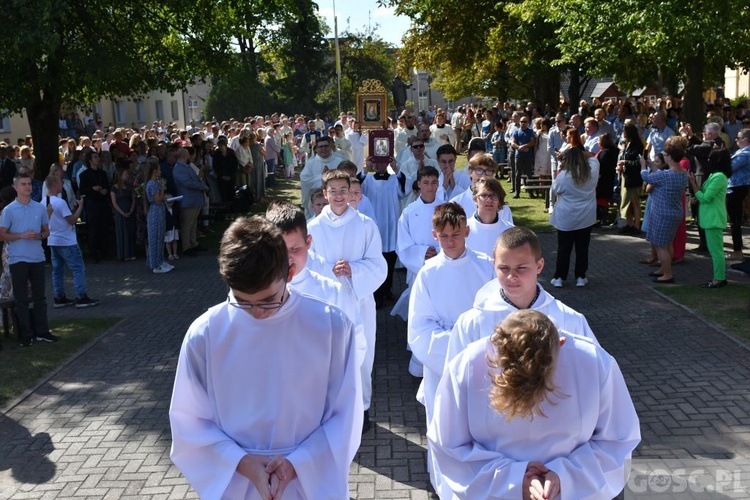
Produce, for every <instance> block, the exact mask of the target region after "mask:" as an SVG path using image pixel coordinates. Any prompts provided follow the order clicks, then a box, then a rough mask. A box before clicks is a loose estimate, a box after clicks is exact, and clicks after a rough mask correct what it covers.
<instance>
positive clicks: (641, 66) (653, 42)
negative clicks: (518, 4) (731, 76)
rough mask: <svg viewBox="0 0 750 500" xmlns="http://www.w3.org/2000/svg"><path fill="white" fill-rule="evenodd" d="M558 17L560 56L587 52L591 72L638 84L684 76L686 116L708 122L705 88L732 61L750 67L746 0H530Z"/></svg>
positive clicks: (568, 58)
mask: <svg viewBox="0 0 750 500" xmlns="http://www.w3.org/2000/svg"><path fill="white" fill-rule="evenodd" d="M524 3H534V4H535V7H536V8H538V9H540V10H542V11H543V12H545V15H546V16H547V17H548V18H550V19H552V20H553V21H555V22H559V24H560V28H559V29H558V31H557V46H558V48H559V49H560V52H561V54H562V56H561V61H563V62H565V61H573V60H585V61H586V62H587V63H588V64H590V65H591V68H592V73H593V74H597V75H608V76H612V77H614V78H615V81H617V83H618V85H619V86H620V87H621V88H623V87H624V88H630V89H634V88H637V87H641V86H647V85H651V84H653V83H654V82H655V81H656V80H657V78H659V77H658V76H657V75H661V78H659V79H660V80H661V81H663V82H670V81H675V80H678V79H679V80H682V82H683V83H684V85H685V95H684V98H683V109H682V117H683V118H684V120H685V121H688V122H691V123H693V124H694V125H695V126H697V125H699V124H702V123H703V121H704V119H705V116H704V111H703V102H702V93H703V91H704V90H706V88H708V87H710V86H711V85H713V84H718V83H720V82H722V81H723V75H724V68H725V67H727V66H730V67H736V66H744V67H746V68H747V67H750V39H748V37H747V36H745V33H746V30H747V26H748V23H749V22H750V10H749V9H748V5H747V1H746V0H713V1H710V2H706V1H701V0H692V1H684V0H661V1H659V2H653V1H650V0H623V1H620V2H592V1H591V0H525V1H524Z"/></svg>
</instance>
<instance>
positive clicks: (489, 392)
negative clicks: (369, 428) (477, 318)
mask: <svg viewBox="0 0 750 500" xmlns="http://www.w3.org/2000/svg"><path fill="white" fill-rule="evenodd" d="M528 352H532V353H534V355H533V356H528V355H527V354H526V353H528ZM640 439H641V436H640V428H639V422H638V416H637V415H636V412H635V408H634V407H633V402H632V400H631V398H630V394H629V393H628V388H627V386H626V385H625V381H624V379H623V376H622V373H621V372H620V369H619V367H618V366H617V362H616V361H615V360H614V358H612V356H610V355H609V354H608V353H607V352H606V351H604V349H602V348H601V347H600V346H599V345H597V344H596V343H594V342H592V341H591V339H588V338H584V337H580V336H578V335H575V334H571V333H568V332H564V331H563V330H560V333H559V334H558V330H557V328H556V327H555V325H554V323H553V322H552V321H551V320H550V319H549V318H548V317H547V316H545V315H544V314H542V313H541V312H539V311H533V310H528V309H527V310H520V311H515V312H513V313H511V314H510V315H509V316H508V317H507V318H506V319H505V320H504V321H503V322H502V324H500V325H498V327H497V328H496V329H493V334H492V336H491V338H490V339H487V338H485V339H481V340H479V341H477V342H474V343H472V344H470V345H469V346H468V347H467V348H466V349H465V350H464V351H463V352H462V353H461V354H459V355H458V356H457V357H456V358H454V359H453V361H451V362H450V363H449V364H448V366H447V367H446V370H445V374H444V375H443V378H442V379H441V381H440V384H439V386H438V390H437V395H436V397H435V408H434V416H433V419H432V420H431V421H430V423H429V428H428V431H427V440H428V443H429V444H430V449H431V450H432V453H433V457H434V466H435V467H436V474H438V475H439V476H440V478H439V482H438V489H437V493H438V495H439V496H440V498H441V499H443V500H449V499H457V498H518V499H520V498H524V499H527V498H529V499H534V500H547V499H557V498H566V499H567V498H570V499H573V498H575V499H582V498H591V499H594V498H600V499H610V498H614V497H615V496H616V495H618V494H619V493H620V491H622V489H623V488H624V486H625V484H626V481H627V479H628V475H629V473H630V468H629V459H630V457H631V454H632V451H633V450H634V449H635V447H636V446H637V445H638V443H639V442H640Z"/></svg>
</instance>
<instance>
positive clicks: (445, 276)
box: [407, 203, 495, 420]
mask: <svg viewBox="0 0 750 500" xmlns="http://www.w3.org/2000/svg"><path fill="white" fill-rule="evenodd" d="M431 225H432V231H431V232H432V235H433V238H434V239H435V240H436V241H437V242H438V246H439V248H440V252H439V253H438V254H437V255H436V256H435V257H434V258H432V259H429V260H427V261H425V264H424V267H422V268H421V269H420V270H419V272H418V273H417V276H416V279H415V280H414V284H413V285H412V295H411V300H410V301H409V321H408V325H407V335H408V340H409V346H410V347H411V350H412V353H413V355H414V356H416V358H417V359H418V360H419V361H420V362H422V364H424V366H425V370H424V379H423V380H422V385H421V386H420V394H421V395H420V396H419V397H418V399H419V400H420V401H421V402H422V403H423V404H424V405H425V408H426V410H427V418H428V420H429V418H430V414H431V413H432V412H431V410H432V401H433V398H434V395H435V390H436V389H437V384H438V382H439V381H440V377H441V375H442V374H443V367H444V366H445V356H446V353H447V351H448V340H449V338H450V334H451V330H452V329H453V325H454V323H455V322H456V320H458V318H459V316H460V315H461V314H462V313H464V312H466V311H468V310H469V309H471V306H472V303H473V302H474V296H475V295H476V293H477V291H478V290H479V289H480V288H482V286H484V285H485V284H486V283H487V282H489V281H491V280H493V279H494V278H495V268H494V265H493V263H492V259H491V258H490V257H489V256H488V255H485V254H482V253H479V252H475V251H474V250H473V249H471V248H467V246H466V237H467V236H468V235H469V228H468V227H467V225H466V213H465V212H464V210H463V208H461V206H460V205H459V204H457V203H444V204H442V205H439V206H438V207H436V208H435V210H434V214H433V216H432V219H431Z"/></svg>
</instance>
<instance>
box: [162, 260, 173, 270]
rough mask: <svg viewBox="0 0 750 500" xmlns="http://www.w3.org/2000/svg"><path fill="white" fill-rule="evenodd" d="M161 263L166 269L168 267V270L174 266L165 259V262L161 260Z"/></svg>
mask: <svg viewBox="0 0 750 500" xmlns="http://www.w3.org/2000/svg"><path fill="white" fill-rule="evenodd" d="M161 265H162V266H163V267H166V268H167V269H169V270H170V271H171V270H172V269H174V266H173V265H172V264H170V263H168V262H166V261H165V262H162V264H161Z"/></svg>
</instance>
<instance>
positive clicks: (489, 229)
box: [466, 177, 513, 256]
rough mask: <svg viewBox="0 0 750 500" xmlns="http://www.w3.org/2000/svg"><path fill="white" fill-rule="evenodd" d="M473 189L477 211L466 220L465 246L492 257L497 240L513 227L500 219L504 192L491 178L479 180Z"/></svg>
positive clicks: (498, 183)
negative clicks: (467, 235) (466, 234)
mask: <svg viewBox="0 0 750 500" xmlns="http://www.w3.org/2000/svg"><path fill="white" fill-rule="evenodd" d="M473 189H474V200H475V201H476V205H477V210H476V212H474V215H472V216H470V217H469V218H468V219H469V222H468V224H467V225H468V226H469V237H468V238H466V245H467V246H468V247H469V248H471V249H472V250H475V251H477V252H482V253H484V254H487V255H489V256H492V254H493V252H494V250H495V242H496V241H497V238H498V237H499V236H500V235H501V234H503V232H504V231H506V230H508V229H510V228H511V227H513V224H509V223H508V222H507V221H506V220H504V219H503V218H502V210H501V208H500V207H501V206H503V205H505V190H504V189H503V186H502V185H501V184H500V181H498V180H497V179H495V178H493V177H488V178H486V179H479V180H478V181H477V183H476V184H475V185H474V188H473Z"/></svg>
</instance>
